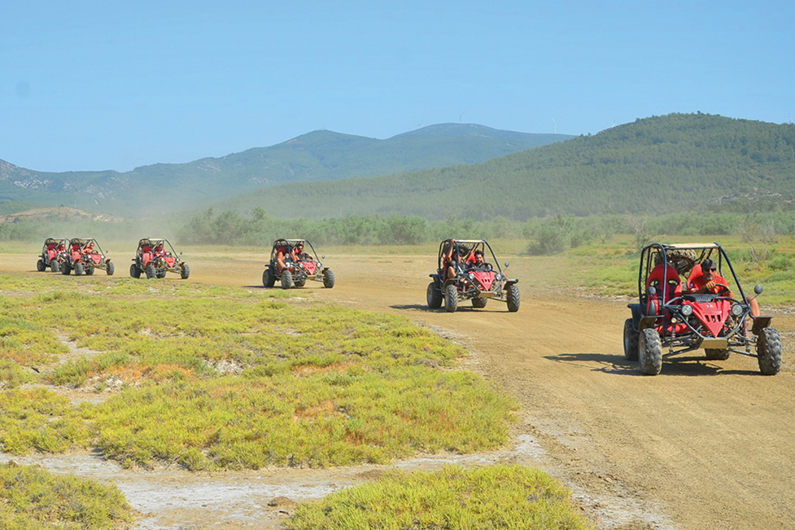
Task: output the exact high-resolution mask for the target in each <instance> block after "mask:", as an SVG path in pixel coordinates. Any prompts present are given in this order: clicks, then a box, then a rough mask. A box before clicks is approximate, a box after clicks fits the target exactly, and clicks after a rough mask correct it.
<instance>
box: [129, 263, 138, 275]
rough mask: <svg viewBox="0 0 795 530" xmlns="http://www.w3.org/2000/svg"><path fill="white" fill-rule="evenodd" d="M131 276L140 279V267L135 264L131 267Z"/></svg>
mask: <svg viewBox="0 0 795 530" xmlns="http://www.w3.org/2000/svg"><path fill="white" fill-rule="evenodd" d="M130 276H131V277H133V278H140V277H141V269H139V268H138V265H136V264H135V263H133V264H132V265H130Z"/></svg>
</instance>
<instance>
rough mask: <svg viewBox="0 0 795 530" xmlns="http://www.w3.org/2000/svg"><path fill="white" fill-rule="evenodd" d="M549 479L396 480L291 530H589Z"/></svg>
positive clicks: (537, 475)
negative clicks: (374, 529)
mask: <svg viewBox="0 0 795 530" xmlns="http://www.w3.org/2000/svg"><path fill="white" fill-rule="evenodd" d="M569 496H570V492H569V491H568V490H566V488H563V487H562V486H560V484H558V483H557V482H556V481H555V480H553V479H552V478H551V477H550V476H549V475H547V474H546V473H543V472H541V471H538V470H535V469H528V468H525V467H519V466H490V467H486V468H479V469H463V468H460V467H452V466H451V467H446V468H445V469H443V470H442V471H440V472H436V473H424V472H415V473H410V474H407V473H395V474H392V475H388V476H386V477H383V478H382V479H380V480H378V481H376V482H374V483H372V484H368V485H365V486H359V487H357V488H352V489H346V490H342V491H339V492H337V493H334V494H332V495H329V496H328V497H326V498H324V499H322V500H320V501H317V502H308V503H304V504H301V505H299V506H298V509H297V510H296V512H295V515H294V516H293V517H292V518H291V519H290V520H289V521H288V522H287V528H289V529H290V530H331V529H334V530H358V529H364V528H377V529H379V530H406V529H429V530H430V529H438V530H453V529H471V530H481V529H482V530H499V529H506V530H508V529H511V530H542V529H568V530H586V529H588V528H591V527H590V525H589V524H588V523H587V522H586V521H585V520H584V519H583V518H582V516H581V515H580V514H579V512H578V511H577V509H576V507H575V506H573V505H572V504H571V502H570V500H569V498H570V497H569Z"/></svg>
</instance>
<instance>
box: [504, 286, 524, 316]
mask: <svg viewBox="0 0 795 530" xmlns="http://www.w3.org/2000/svg"><path fill="white" fill-rule="evenodd" d="M505 294H506V296H507V298H508V311H510V312H511V313H516V312H517V311H519V303H520V302H521V297H520V296H519V286H518V285H516V284H515V283H514V284H513V285H509V286H508V289H507V290H506V293H505Z"/></svg>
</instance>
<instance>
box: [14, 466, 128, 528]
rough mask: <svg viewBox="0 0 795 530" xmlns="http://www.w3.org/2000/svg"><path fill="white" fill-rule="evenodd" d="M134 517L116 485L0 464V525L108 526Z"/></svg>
mask: <svg viewBox="0 0 795 530" xmlns="http://www.w3.org/2000/svg"><path fill="white" fill-rule="evenodd" d="M133 519H134V511H133V509H132V508H131V507H130V505H129V504H128V503H127V501H126V500H125V499H124V496H123V495H122V494H121V492H120V491H119V490H118V489H117V488H116V487H115V486H104V485H100V484H98V483H96V482H93V481H90V480H84V479H79V478H76V477H73V476H61V475H53V474H52V473H49V472H47V471H44V470H43V469H41V468H39V467H36V466H18V465H15V464H0V528H3V529H6V530H50V529H58V530H105V529H108V530H110V529H113V528H119V527H120V526H122V525H125V523H130V522H131V521H133Z"/></svg>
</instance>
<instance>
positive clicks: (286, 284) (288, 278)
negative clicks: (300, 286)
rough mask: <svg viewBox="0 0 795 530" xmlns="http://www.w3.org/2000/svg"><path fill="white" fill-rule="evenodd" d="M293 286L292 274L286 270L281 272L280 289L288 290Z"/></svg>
mask: <svg viewBox="0 0 795 530" xmlns="http://www.w3.org/2000/svg"><path fill="white" fill-rule="evenodd" d="M292 286H293V273H292V272H290V271H288V270H283V271H282V289H289V288H290V287H292Z"/></svg>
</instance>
